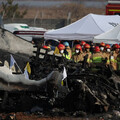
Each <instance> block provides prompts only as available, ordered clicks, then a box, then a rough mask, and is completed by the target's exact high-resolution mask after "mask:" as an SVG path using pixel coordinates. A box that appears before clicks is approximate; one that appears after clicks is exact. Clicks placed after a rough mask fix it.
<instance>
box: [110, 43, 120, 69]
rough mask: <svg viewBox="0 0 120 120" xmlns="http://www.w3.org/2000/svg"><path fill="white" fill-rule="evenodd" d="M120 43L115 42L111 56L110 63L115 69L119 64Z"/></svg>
mask: <svg viewBox="0 0 120 120" xmlns="http://www.w3.org/2000/svg"><path fill="white" fill-rule="evenodd" d="M119 48H120V47H119V45H118V44H114V45H113V52H112V54H111V56H110V65H111V66H112V68H113V70H117V65H118V60H117V59H118V58H117V57H118V54H119Z"/></svg>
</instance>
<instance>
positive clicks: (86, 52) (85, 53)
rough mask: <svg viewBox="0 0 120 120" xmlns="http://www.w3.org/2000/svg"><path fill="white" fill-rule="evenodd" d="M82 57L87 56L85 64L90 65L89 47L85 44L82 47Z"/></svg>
mask: <svg viewBox="0 0 120 120" xmlns="http://www.w3.org/2000/svg"><path fill="white" fill-rule="evenodd" d="M84 50H85V51H84V56H86V55H88V56H87V63H89V64H90V58H91V55H92V54H91V52H90V45H89V44H85V45H84Z"/></svg>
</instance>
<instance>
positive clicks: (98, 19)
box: [44, 14, 120, 41]
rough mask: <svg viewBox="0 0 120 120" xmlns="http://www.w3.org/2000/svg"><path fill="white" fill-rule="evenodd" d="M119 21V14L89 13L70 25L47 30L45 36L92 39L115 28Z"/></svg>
mask: <svg viewBox="0 0 120 120" xmlns="http://www.w3.org/2000/svg"><path fill="white" fill-rule="evenodd" d="M119 23H120V16H119V15H96V14H88V15H87V16H85V17H83V18H82V19H80V20H78V21H76V22H74V23H72V24H70V25H68V26H65V27H63V28H60V29H56V30H51V31H48V32H46V33H45V34H44V38H45V39H58V40H85V41H92V40H93V37H94V36H96V35H99V34H101V33H104V32H106V31H108V30H110V29H112V28H114V27H115V26H116V25H118V24H119Z"/></svg>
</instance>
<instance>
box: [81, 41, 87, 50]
mask: <svg viewBox="0 0 120 120" xmlns="http://www.w3.org/2000/svg"><path fill="white" fill-rule="evenodd" d="M85 44H86V42H85V41H81V42H80V45H81V47H82V49H83V48H84V45H85Z"/></svg>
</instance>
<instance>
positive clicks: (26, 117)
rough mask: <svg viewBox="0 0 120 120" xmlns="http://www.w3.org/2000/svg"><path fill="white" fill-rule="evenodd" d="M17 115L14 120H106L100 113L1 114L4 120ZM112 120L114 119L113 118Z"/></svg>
mask: <svg viewBox="0 0 120 120" xmlns="http://www.w3.org/2000/svg"><path fill="white" fill-rule="evenodd" d="M12 115H13V116H15V118H14V119H13V120H104V119H103V118H102V117H100V115H99V116H98V115H95V116H94V115H93V116H90V117H84V118H82V117H51V116H45V117H41V116H39V115H35V114H27V113H23V112H17V113H1V114H0V116H2V119H3V120H8V119H7V118H9V116H12ZM111 120H112V119H111Z"/></svg>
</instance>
